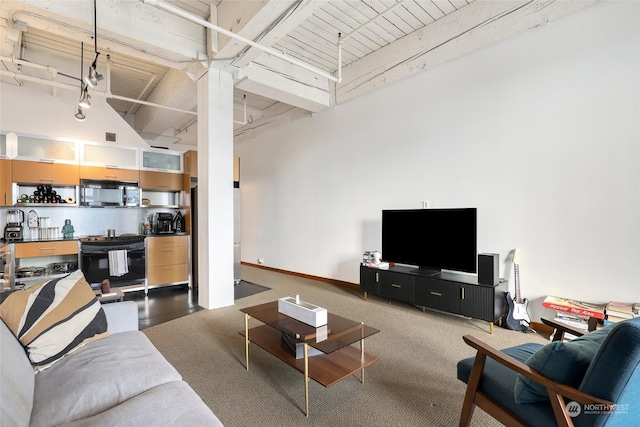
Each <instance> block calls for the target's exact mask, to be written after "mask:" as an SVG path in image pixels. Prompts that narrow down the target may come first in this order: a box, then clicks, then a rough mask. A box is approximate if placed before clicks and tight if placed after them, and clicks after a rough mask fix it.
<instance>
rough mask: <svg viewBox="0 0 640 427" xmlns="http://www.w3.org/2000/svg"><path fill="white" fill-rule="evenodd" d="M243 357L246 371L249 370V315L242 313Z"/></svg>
mask: <svg viewBox="0 0 640 427" xmlns="http://www.w3.org/2000/svg"><path fill="white" fill-rule="evenodd" d="M244 359H245V366H246V368H247V371H248V370H249V315H248V314H246V313H245V315H244Z"/></svg>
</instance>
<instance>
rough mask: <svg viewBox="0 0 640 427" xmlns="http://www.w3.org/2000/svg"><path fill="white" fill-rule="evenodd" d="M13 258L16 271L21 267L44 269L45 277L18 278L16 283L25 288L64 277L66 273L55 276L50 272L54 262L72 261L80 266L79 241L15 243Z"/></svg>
mask: <svg viewBox="0 0 640 427" xmlns="http://www.w3.org/2000/svg"><path fill="white" fill-rule="evenodd" d="M13 245H14V249H13V258H14V259H15V269H16V270H14V271H17V269H19V268H20V267H34V268H36V269H37V268H42V269H43V271H44V272H45V274H44V275H39V276H32V277H19V278H18V277H16V278H15V279H16V282H17V283H20V284H23V285H24V286H25V287H29V286H30V285H33V284H36V283H40V282H42V281H45V280H50V279H52V278H56V277H63V276H65V275H66V274H68V273H67V272H65V273H57V274H53V273H52V272H51V271H50V270H49V266H50V264H51V263H52V262H61V261H72V262H74V263H75V264H76V265H78V241H77V240H52V241H38V242H23V243H14V244H13Z"/></svg>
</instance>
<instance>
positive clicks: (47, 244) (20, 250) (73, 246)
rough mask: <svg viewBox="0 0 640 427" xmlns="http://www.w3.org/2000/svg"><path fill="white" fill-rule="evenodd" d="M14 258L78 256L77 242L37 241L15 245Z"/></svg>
mask: <svg viewBox="0 0 640 427" xmlns="http://www.w3.org/2000/svg"><path fill="white" fill-rule="evenodd" d="M15 245H16V246H15V257H16V259H19V258H31V257H42V256H56V255H78V241H77V240H65V241H62V240H60V241H57V240H56V241H39V242H28V243H15Z"/></svg>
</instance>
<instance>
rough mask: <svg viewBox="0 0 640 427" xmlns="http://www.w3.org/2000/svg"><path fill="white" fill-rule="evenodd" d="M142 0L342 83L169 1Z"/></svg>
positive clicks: (324, 72) (312, 67) (340, 66)
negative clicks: (168, 2)
mask: <svg viewBox="0 0 640 427" xmlns="http://www.w3.org/2000/svg"><path fill="white" fill-rule="evenodd" d="M140 1H142V2H143V3H145V4H149V5H151V6H155V7H157V8H159V9H162V10H165V11H167V12H171V13H173V14H174V15H177V16H180V17H182V18H185V19H187V20H189V21H191V22H195V23H196V24H200V25H202V26H203V27H207V28H210V29H212V30H214V31H216V32H218V33H220V34H223V35H225V36H227V37H231V38H232V39H236V40H238V41H241V42H242V43H245V44H247V45H249V46H251V47H255V48H256V49H260V50H262V51H263V52H265V53H268V54H269V55H272V56H275V57H276V58H279V59H282V60H283V61H287V62H289V63H291V64H293V65H296V66H298V67H300V68H303V69H305V70H307V71H311V72H312V73H314V74H317V75H319V76H321V77H324V78H326V79H328V80H331V81H333V82H336V83H340V78H339V77H335V76H334V75H332V74H329V73H327V72H326V71H323V70H320V69H318V68H316V67H314V66H312V65H309V64H307V63H306V62H304V61H300V60H299V59H296V58H293V57H291V56H287V55H285V54H283V53H282V52H280V51H278V50H276V49H273V48H270V47H268V46H263V45H261V44H260V43H256V42H254V41H253V40H251V39H248V38H245V37H242V36H241V35H239V34H236V33H234V32H231V31H229V30H226V29H224V28H222V27H219V26H217V25H215V24H212V23H211V22H209V21H205V20H204V19H202V18H200V17H198V16H195V15H193V14H191V13H189V12H186V11H184V10H182V9H180V8H177V7H175V6H172V5H170V4H167V3H165V2H163V1H161V0H140ZM341 50H342V44H341V43H338V58H341ZM341 68H342V63H341V62H339V63H338V70H340V69H341ZM339 74H341V73H339Z"/></svg>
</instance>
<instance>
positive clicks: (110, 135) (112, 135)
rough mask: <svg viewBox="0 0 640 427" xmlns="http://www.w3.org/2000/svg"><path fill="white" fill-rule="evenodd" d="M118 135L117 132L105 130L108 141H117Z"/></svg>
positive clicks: (105, 138) (105, 137)
mask: <svg viewBox="0 0 640 427" xmlns="http://www.w3.org/2000/svg"><path fill="white" fill-rule="evenodd" d="M116 139H117V135H116V134H115V132H105V134H104V140H105V141H106V142H117V141H116Z"/></svg>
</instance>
